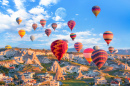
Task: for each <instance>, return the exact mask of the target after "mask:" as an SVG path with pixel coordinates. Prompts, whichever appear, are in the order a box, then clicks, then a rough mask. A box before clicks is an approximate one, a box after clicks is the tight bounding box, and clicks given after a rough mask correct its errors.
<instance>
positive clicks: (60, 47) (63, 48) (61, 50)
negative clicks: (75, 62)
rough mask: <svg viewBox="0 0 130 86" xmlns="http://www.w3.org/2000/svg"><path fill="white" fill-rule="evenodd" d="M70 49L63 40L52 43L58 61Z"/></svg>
mask: <svg viewBox="0 0 130 86" xmlns="http://www.w3.org/2000/svg"><path fill="white" fill-rule="evenodd" d="M67 50H68V44H67V43H66V42H65V41H63V40H56V41H54V42H52V43H51V51H52V52H53V54H54V55H55V56H56V58H57V59H58V61H60V60H61V59H62V57H63V56H64V55H65V53H66V52H67Z"/></svg>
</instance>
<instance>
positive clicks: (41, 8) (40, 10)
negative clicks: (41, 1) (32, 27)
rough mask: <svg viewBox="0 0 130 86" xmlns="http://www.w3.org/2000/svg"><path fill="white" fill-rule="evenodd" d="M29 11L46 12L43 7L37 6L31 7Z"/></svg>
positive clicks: (34, 12) (33, 12)
mask: <svg viewBox="0 0 130 86" xmlns="http://www.w3.org/2000/svg"><path fill="white" fill-rule="evenodd" d="M29 12H30V13H32V14H41V13H42V14H47V12H46V11H45V10H44V8H43V7H40V6H37V7H35V8H32V9H31V10H29Z"/></svg>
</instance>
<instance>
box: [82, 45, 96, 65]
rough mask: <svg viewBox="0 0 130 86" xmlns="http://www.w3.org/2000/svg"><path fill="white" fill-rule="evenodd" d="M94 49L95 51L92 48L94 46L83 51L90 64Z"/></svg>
mask: <svg viewBox="0 0 130 86" xmlns="http://www.w3.org/2000/svg"><path fill="white" fill-rule="evenodd" d="M93 51H94V49H92V48H87V49H85V50H84V52H83V55H84V57H85V59H86V60H87V61H88V63H89V64H90V63H91V61H92V58H91V54H92V52H93Z"/></svg>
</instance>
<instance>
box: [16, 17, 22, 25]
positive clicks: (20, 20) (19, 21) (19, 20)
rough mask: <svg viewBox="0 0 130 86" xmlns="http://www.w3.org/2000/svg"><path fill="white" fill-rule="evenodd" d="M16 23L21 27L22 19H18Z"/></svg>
mask: <svg viewBox="0 0 130 86" xmlns="http://www.w3.org/2000/svg"><path fill="white" fill-rule="evenodd" d="M16 22H17V23H18V24H19V25H20V23H21V22H22V19H21V18H20V17H18V18H16Z"/></svg>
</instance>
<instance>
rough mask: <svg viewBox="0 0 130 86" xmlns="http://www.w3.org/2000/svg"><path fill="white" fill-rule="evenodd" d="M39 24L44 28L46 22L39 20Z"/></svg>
mask: <svg viewBox="0 0 130 86" xmlns="http://www.w3.org/2000/svg"><path fill="white" fill-rule="evenodd" d="M40 24H41V25H42V27H44V26H45V24H46V20H45V19H41V20H40Z"/></svg>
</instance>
